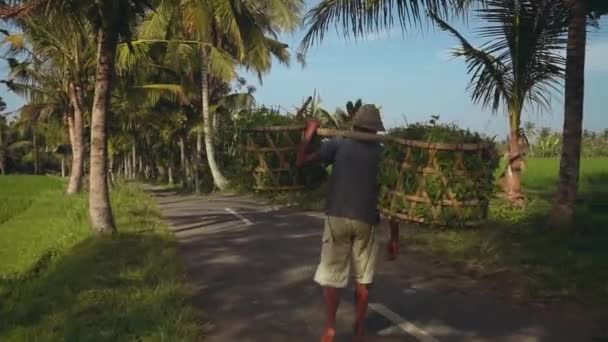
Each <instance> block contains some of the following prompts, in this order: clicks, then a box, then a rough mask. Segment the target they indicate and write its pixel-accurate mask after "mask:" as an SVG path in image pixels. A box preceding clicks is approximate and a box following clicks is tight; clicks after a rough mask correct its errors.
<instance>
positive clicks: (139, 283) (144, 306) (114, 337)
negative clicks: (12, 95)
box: [0, 176, 202, 342]
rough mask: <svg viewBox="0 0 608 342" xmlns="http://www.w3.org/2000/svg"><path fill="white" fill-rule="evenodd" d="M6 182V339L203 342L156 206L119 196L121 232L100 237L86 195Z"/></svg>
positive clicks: (2, 228)
mask: <svg viewBox="0 0 608 342" xmlns="http://www.w3.org/2000/svg"><path fill="white" fill-rule="evenodd" d="M63 186H64V184H63V182H62V181H61V180H59V179H57V178H49V177H30V176H10V177H8V176H7V177H0V189H1V190H0V208H2V211H0V234H1V236H2V238H1V239H0V303H1V305H0V341H15V342H17V341H18V342H22V341H61V340H64V341H198V340H199V339H200V336H201V333H202V332H201V328H200V324H199V321H200V316H199V314H198V313H197V312H196V311H195V310H194V309H193V308H192V307H191V306H190V304H189V298H188V296H189V289H188V288H187V286H186V285H185V281H184V279H183V277H182V274H181V271H180V269H179V268H178V267H177V261H176V255H175V245H174V241H173V238H172V236H171V235H170V234H169V233H168V232H167V230H166V227H165V226H164V224H163V223H162V222H161V220H160V218H159V215H158V213H157V211H156V208H155V205H154V202H153V200H152V199H151V198H149V197H148V196H147V195H146V194H145V193H143V192H142V191H141V190H140V189H138V188H136V187H134V186H120V187H117V188H116V189H115V191H113V193H112V199H113V206H114V209H115V214H116V219H117V223H118V226H119V231H120V233H119V234H118V235H117V236H116V237H112V238H101V239H98V238H93V237H91V234H90V232H89V229H88V225H87V210H86V207H87V206H86V198H85V196H76V197H67V196H65V195H63Z"/></svg>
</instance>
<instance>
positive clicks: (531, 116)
mask: <svg viewBox="0 0 608 342" xmlns="http://www.w3.org/2000/svg"><path fill="white" fill-rule="evenodd" d="M603 24H604V25H603V26H604V27H605V28H606V27H608V20H604V21H603ZM471 25H473V26H474V24H471ZM456 26H457V27H458V28H459V29H461V32H463V33H465V36H466V37H467V38H469V39H470V40H471V41H475V39H473V38H474V37H475V34H474V32H473V28H467V27H464V25H456ZM301 36H302V32H297V33H296V34H294V35H292V36H290V37H285V40H286V41H287V42H288V43H289V44H291V45H292V46H293V47H294V48H295V47H296V46H297V44H298V43H299V39H300V37H301ZM455 46H456V41H455V40H454V39H453V38H452V37H451V36H449V35H448V34H447V33H445V32H440V31H438V30H435V29H426V30H424V31H423V32H420V31H418V32H417V31H410V32H408V33H407V34H406V35H403V34H402V33H401V32H400V31H398V30H393V31H392V32H389V33H387V34H382V35H377V36H375V37H371V38H368V39H365V40H362V41H356V42H355V41H350V42H346V41H344V40H343V39H342V37H341V36H339V35H338V34H336V33H335V32H334V31H331V33H330V34H329V35H328V36H327V38H326V39H325V40H324V41H323V42H322V43H321V44H320V45H318V46H317V47H316V48H313V49H312V50H311V51H310V53H309V55H308V58H307V65H306V67H304V68H301V67H300V66H299V65H298V64H296V63H294V64H293V65H292V66H291V67H290V68H287V67H283V66H276V67H275V68H273V70H272V73H271V74H270V75H269V76H267V77H266V78H265V79H264V83H263V85H261V86H260V85H258V92H257V98H258V101H259V103H262V104H265V105H280V106H281V107H282V108H286V109H288V110H293V108H294V107H295V106H298V105H299V104H301V103H302V101H303V99H304V98H305V97H307V96H308V95H311V94H312V93H313V90H315V89H316V90H317V93H319V94H320V96H321V98H322V103H323V106H324V107H326V109H328V110H333V109H335V108H336V107H337V106H341V107H343V106H344V104H345V103H346V101H348V100H355V99H357V98H362V99H363V101H364V102H368V103H376V104H378V105H381V106H382V108H383V115H384V120H385V122H386V124H387V126H396V125H403V124H404V123H405V122H406V120H407V122H415V121H425V120H428V119H429V117H430V116H431V115H434V114H439V115H440V116H441V121H443V122H454V123H456V124H458V125H459V126H461V127H465V128H470V129H473V130H476V131H481V132H484V133H487V134H488V135H498V136H499V137H503V136H504V135H506V132H507V120H506V117H505V115H504V113H502V112H499V113H497V114H493V113H492V111H491V110H489V109H483V108H481V106H479V105H474V104H473V103H472V102H471V101H470V97H469V94H468V93H467V91H466V86H467V84H468V80H469V78H468V77H467V75H466V68H465V64H464V62H463V61H462V60H460V59H453V58H452V57H451V56H450V55H449V50H450V49H451V48H453V47H455ZM586 89H587V91H586V99H585V105H586V108H585V127H586V128H588V129H592V130H602V129H604V128H608V102H606V99H605V97H606V94H607V93H606V90H607V89H608V29H604V30H595V31H593V32H592V33H591V34H590V38H589V48H588V59H587V84H586ZM552 103H553V105H552V108H551V109H550V110H548V111H545V112H542V113H539V112H538V111H537V110H535V109H531V110H530V111H528V112H527V113H525V114H524V121H532V122H534V123H536V124H537V125H539V126H547V127H552V128H556V129H559V128H561V125H562V122H563V98H562V95H561V94H555V95H554V96H553V99H552ZM404 117H405V119H404Z"/></svg>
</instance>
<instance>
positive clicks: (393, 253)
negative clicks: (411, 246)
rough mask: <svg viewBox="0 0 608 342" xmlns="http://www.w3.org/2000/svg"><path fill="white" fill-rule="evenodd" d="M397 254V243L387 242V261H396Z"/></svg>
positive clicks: (394, 241)
mask: <svg viewBox="0 0 608 342" xmlns="http://www.w3.org/2000/svg"><path fill="white" fill-rule="evenodd" d="M398 254H399V241H397V240H392V239H391V240H389V242H388V260H391V261H393V260H396V259H397V255H398Z"/></svg>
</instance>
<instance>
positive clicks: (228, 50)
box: [119, 0, 303, 190]
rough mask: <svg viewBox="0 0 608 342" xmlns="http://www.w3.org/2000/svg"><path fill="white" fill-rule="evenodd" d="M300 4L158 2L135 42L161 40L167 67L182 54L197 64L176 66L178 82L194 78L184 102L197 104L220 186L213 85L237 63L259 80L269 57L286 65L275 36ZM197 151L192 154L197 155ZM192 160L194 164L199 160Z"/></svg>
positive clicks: (294, 19) (275, 0) (292, 23)
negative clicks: (195, 92)
mask: <svg viewBox="0 0 608 342" xmlns="http://www.w3.org/2000/svg"><path fill="white" fill-rule="evenodd" d="M302 6H303V1H302V0H263V1H255V2H253V1H243V0H222V1H213V2H212V1H198V0H182V1H181V2H180V5H179V6H159V7H158V10H157V11H156V12H155V13H151V14H150V15H149V17H148V18H147V20H146V21H145V22H144V23H143V25H142V28H141V30H140V31H141V33H142V39H141V40H140V41H137V42H135V43H137V44H138V45H140V44H141V45H151V44H166V45H167V46H168V47H170V49H168V54H167V55H168V56H171V58H172V59H173V63H171V64H170V65H172V66H176V65H180V66H183V65H184V64H183V63H174V61H176V60H180V61H184V57H187V58H186V61H185V63H187V64H190V67H191V66H196V67H197V70H195V71H193V72H189V73H184V72H183V70H180V71H179V72H178V73H182V75H183V78H181V77H180V78H181V80H182V82H181V83H182V84H183V83H184V82H183V81H184V80H186V81H188V83H190V82H191V81H192V75H197V77H198V79H197V82H198V87H196V88H198V90H199V95H198V96H197V98H196V99H195V100H196V101H189V102H190V103H197V104H198V106H199V108H200V113H201V118H202V133H203V136H204V146H205V150H206V156H207V162H208V164H209V169H210V170H211V173H212V175H213V179H214V183H215V185H216V186H217V187H218V188H219V189H220V190H224V189H226V187H227V186H228V181H227V180H226V178H225V177H224V175H223V174H222V172H221V170H220V168H219V165H218V162H217V160H216V151H215V142H214V136H215V134H214V125H213V123H214V122H217V120H215V119H214V114H215V113H214V111H213V110H212V109H213V103H211V102H212V99H211V93H212V90H213V89H214V88H215V86H214V85H217V84H222V83H223V82H228V81H230V80H234V79H235V78H236V77H237V73H236V68H237V67H238V66H244V67H245V68H247V69H250V70H253V71H255V72H257V73H258V75H259V77H260V78H261V77H262V76H263V75H264V74H265V73H267V72H268V71H269V70H270V68H271V66H272V59H273V57H274V58H276V59H277V60H279V61H280V62H282V63H288V61H289V57H290V55H289V51H288V50H287V47H288V46H287V45H286V44H283V43H281V42H279V41H277V40H276V37H277V35H278V34H279V33H280V32H288V31H291V30H293V29H295V28H296V27H297V24H298V15H299V13H300V10H301V8H302ZM236 9H238V10H236ZM145 50H146V49H142V50H141V51H143V52H146V51H145ZM123 52H125V53H126V52H129V51H126V50H124V51H123ZM119 59H120V58H119ZM140 59H141V58H140V57H137V56H135V57H134V58H124V60H125V61H128V60H131V61H136V60H140ZM187 60H189V62H188V61H187ZM154 88H155V89H156V90H161V89H162V88H165V90H168V91H171V92H173V93H175V94H185V93H187V92H185V91H184V87H183V86H181V84H179V85H176V84H165V85H155V86H154ZM185 89H193V88H191V87H189V88H185ZM179 97H180V98H182V99H183V98H184V97H183V96H181V95H180V96H179ZM197 140H199V139H198V137H197ZM201 147H202V144H198V143H197V150H198V149H199V148H201ZM201 153H202V151H200V153H197V154H196V156H197V158H198V156H200V154H201ZM197 158H195V164H198V162H197Z"/></svg>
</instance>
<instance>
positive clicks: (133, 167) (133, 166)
mask: <svg viewBox="0 0 608 342" xmlns="http://www.w3.org/2000/svg"><path fill="white" fill-rule="evenodd" d="M136 177H137V151H136V148H135V143H133V146H131V179H135V178H136Z"/></svg>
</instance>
